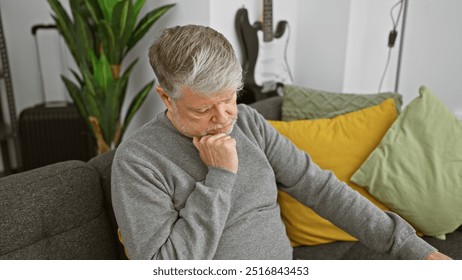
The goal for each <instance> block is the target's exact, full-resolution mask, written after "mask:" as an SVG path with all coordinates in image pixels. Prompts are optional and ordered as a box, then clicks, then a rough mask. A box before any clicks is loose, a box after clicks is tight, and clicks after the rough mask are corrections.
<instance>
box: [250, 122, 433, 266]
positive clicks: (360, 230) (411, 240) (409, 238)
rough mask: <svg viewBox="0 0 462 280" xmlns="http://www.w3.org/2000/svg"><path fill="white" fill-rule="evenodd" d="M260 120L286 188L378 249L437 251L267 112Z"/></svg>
mask: <svg viewBox="0 0 462 280" xmlns="http://www.w3.org/2000/svg"><path fill="white" fill-rule="evenodd" d="M255 120H256V122H257V125H258V126H259V130H260V133H262V135H263V136H262V138H261V139H264V140H263V141H264V143H263V144H262V145H263V148H264V150H265V153H266V155H267V157H268V160H269V161H270V164H271V166H272V167H273V169H274V172H275V175H276V180H277V181H278V185H279V187H280V190H281V191H284V192H286V193H288V194H289V195H290V196H292V197H293V198H295V199H296V200H298V201H299V202H301V203H302V204H304V205H306V206H308V207H310V208H311V209H313V210H314V211H315V212H316V213H318V214H319V215H320V216H322V217H324V218H326V219H328V220H329V221H331V222H332V223H334V224H335V225H336V226H338V227H340V228H341V229H343V230H345V231H346V232H348V233H349V234H351V235H353V236H355V237H356V238H358V240H360V241H361V242H362V243H364V244H365V245H366V246H368V247H370V248H372V249H374V250H376V251H379V252H387V253H390V254H391V255H393V256H395V257H397V258H401V259H423V258H425V257H426V256H427V255H428V254H430V253H431V252H433V251H436V249H435V248H433V247H432V246H430V245H429V244H428V243H426V242H425V241H424V240H423V239H421V238H419V237H418V236H417V235H416V233H415V231H414V229H413V228H412V227H411V226H410V225H409V224H408V223H407V222H405V221H404V220H403V219H402V218H400V217H399V216H398V215H396V214H394V213H392V212H384V211H382V210H381V209H379V208H378V207H376V206H375V205H374V204H373V203H371V202H370V201H369V200H368V199H366V198H364V197H363V196H362V195H361V194H359V193H358V192H356V191H355V190H353V189H352V188H350V187H348V185H346V184H345V183H344V182H341V181H339V180H338V179H337V177H336V176H335V175H334V174H333V173H332V172H331V171H328V170H322V169H321V168H320V167H319V166H318V165H316V163H314V162H313V161H312V160H311V158H310V156H309V155H308V154H307V153H305V152H304V151H302V150H299V149H298V148H297V147H296V146H295V145H293V144H292V143H291V142H290V141H289V140H288V139H287V138H285V137H284V136H282V135H281V134H279V133H278V132H277V131H276V129H274V128H273V127H272V126H271V125H270V124H268V123H267V122H266V121H265V120H264V119H263V117H261V116H259V117H255Z"/></svg>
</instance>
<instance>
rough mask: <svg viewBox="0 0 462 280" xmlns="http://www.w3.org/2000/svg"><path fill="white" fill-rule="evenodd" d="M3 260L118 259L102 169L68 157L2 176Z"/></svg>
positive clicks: (0, 245)
mask: <svg viewBox="0 0 462 280" xmlns="http://www.w3.org/2000/svg"><path fill="white" fill-rule="evenodd" d="M0 198H1V199H0V213H1V215H0V228H1V238H0V259H114V258H115V257H116V252H115V247H114V246H113V244H114V240H113V236H112V234H111V227H110V225H109V221H108V218H107V215H106V211H105V209H104V200H103V193H102V191H101V188H100V183H99V176H98V173H97V172H96V171H95V170H94V169H93V168H92V167H90V166H88V165H87V164H86V163H84V162H81V161H68V162H62V163H58V164H53V165H49V166H45V167H42V168H38V169H35V170H31V171H27V172H23V173H19V174H15V175H11V176H8V177H5V178H2V179H0Z"/></svg>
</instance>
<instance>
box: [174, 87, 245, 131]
mask: <svg viewBox="0 0 462 280" xmlns="http://www.w3.org/2000/svg"><path fill="white" fill-rule="evenodd" d="M236 98H237V94H236V91H233V90H225V91H222V92H217V93H216V94H215V95H213V96H203V95H200V94H197V93H194V92H193V91H191V90H189V89H183V90H182V97H181V98H180V99H178V100H176V102H175V101H171V100H169V101H167V102H166V106H167V116H168V117H169V119H170V120H171V121H172V123H173V125H174V126H175V127H176V128H177V129H178V130H179V131H180V132H181V133H182V134H184V135H186V136H188V137H191V138H192V137H194V136H198V137H202V136H205V135H212V134H217V133H226V134H229V133H231V131H232V130H233V127H234V124H235V123H236V119H237V104H236Z"/></svg>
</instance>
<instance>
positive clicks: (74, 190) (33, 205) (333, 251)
mask: <svg viewBox="0 0 462 280" xmlns="http://www.w3.org/2000/svg"><path fill="white" fill-rule="evenodd" d="M281 103H282V98H281V97H279V96H276V97H271V98H268V99H265V100H262V101H259V102H257V103H255V104H251V106H253V107H254V108H255V109H257V110H258V111H259V112H261V113H262V114H263V115H264V116H265V118H267V119H269V120H271V119H272V120H279V119H281ZM113 157H114V151H110V152H107V153H105V154H103V155H100V156H97V157H95V158H93V159H91V160H90V161H88V162H82V161H76V160H71V161H65V162H60V163H56V164H52V165H48V166H44V167H41V168H37V169H34V170H30V171H26V172H23V173H18V174H13V175H9V176H7V177H3V178H0V229H1V238H0V259H9V260H17V259H19V260H21V259H106V260H107V259H126V256H125V254H124V250H123V246H122V245H121V244H120V242H119V241H118V236H117V229H118V226H117V223H116V220H115V217H114V213H113V210H112V205H111V192H110V188H111V184H110V177H111V173H110V172H111V163H112V160H113ZM423 238H424V239H425V240H427V241H428V242H429V243H430V244H432V245H433V246H435V247H436V248H438V249H439V250H440V251H442V252H444V253H446V254H447V255H449V256H451V257H452V258H454V259H462V228H458V230H456V231H455V232H453V233H451V234H448V235H447V236H446V240H438V239H435V238H433V237H423ZM293 257H294V259H320V260H334V259H350V260H356V259H392V258H391V256H389V255H387V254H383V253H378V252H375V251H372V250H370V249H369V248H367V247H366V246H364V245H362V244H361V243H359V242H352V241H345V242H344V241H339V242H333V243H329V244H322V245H316V246H297V247H295V248H294V253H293Z"/></svg>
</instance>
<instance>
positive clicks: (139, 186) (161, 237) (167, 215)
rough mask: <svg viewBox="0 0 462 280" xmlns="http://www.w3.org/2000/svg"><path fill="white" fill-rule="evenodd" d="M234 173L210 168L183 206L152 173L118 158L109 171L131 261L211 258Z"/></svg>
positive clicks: (226, 212) (215, 247) (114, 201)
mask: <svg viewBox="0 0 462 280" xmlns="http://www.w3.org/2000/svg"><path fill="white" fill-rule="evenodd" d="M235 176H236V175H235V174H233V173H231V172H228V171H226V170H222V169H218V168H213V167H212V168H209V170H208V173H207V175H206V178H205V180H204V181H203V182H197V183H196V184H195V188H194V189H193V191H192V192H191V194H190V195H189V197H188V198H187V200H186V203H185V205H184V207H182V208H181V209H175V206H174V203H173V201H172V200H173V198H172V197H173V193H172V190H171V189H170V188H168V186H167V185H166V183H165V181H164V180H163V179H162V176H160V174H159V173H158V171H156V170H152V168H148V167H146V166H143V164H141V163H139V162H133V161H127V160H124V159H118V158H117V155H116V158H115V160H114V162H113V167H112V201H113V206H114V212H115V214H116V217H117V222H118V224H119V227H120V231H121V235H122V238H123V242H124V246H125V249H126V252H127V254H128V257H129V258H130V259H211V258H213V256H214V255H215V251H216V249H217V246H218V242H219V240H220V236H221V234H222V231H223V228H224V224H225V222H226V219H227V216H228V213H229V210H230V199H231V198H230V194H231V191H232V188H233V184H234V181H235Z"/></svg>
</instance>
